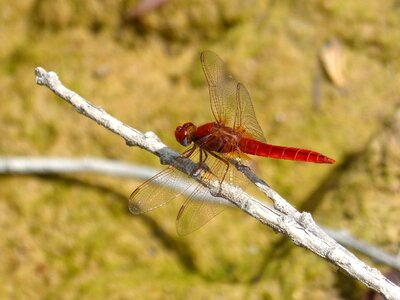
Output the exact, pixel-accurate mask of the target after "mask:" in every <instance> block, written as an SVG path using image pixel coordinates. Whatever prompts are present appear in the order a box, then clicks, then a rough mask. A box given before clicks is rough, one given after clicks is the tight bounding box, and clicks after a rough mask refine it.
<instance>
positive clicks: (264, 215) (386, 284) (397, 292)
mask: <svg viewBox="0 0 400 300" xmlns="http://www.w3.org/2000/svg"><path fill="white" fill-rule="evenodd" d="M35 73H36V82H37V84H39V85H44V86H47V87H48V88H49V89H50V90H52V91H53V92H54V93H55V94H57V95H58V96H59V97H61V98H62V99H64V100H66V101H67V102H68V103H70V104H71V105H73V106H74V107H75V108H76V109H77V111H78V112H79V113H81V114H83V115H85V116H87V117H89V118H91V119H92V120H94V121H96V122H97V123H98V124H100V125H102V126H104V127H105V128H107V129H109V130H111V131H112V132H114V133H116V134H118V135H120V136H121V137H122V138H124V139H125V141H126V143H127V144H128V145H130V146H139V147H141V148H143V149H145V150H147V151H149V152H152V153H154V154H155V155H157V156H159V157H160V159H161V162H162V163H163V164H173V165H174V167H176V168H177V169H179V170H180V171H182V172H184V173H186V174H187V175H190V176H192V177H193V178H194V179H195V180H197V181H198V182H200V183H201V184H203V185H204V186H207V187H208V188H209V189H210V192H211V193H212V195H214V196H219V197H222V198H225V199H227V200H229V201H230V202H232V203H233V204H235V205H236V206H237V207H239V208H241V209H242V210H243V211H245V212H246V213H248V214H250V215H252V216H253V217H255V218H257V219H258V220H259V221H260V222H262V223H263V224H266V225H268V226H270V227H272V228H273V229H275V230H277V231H279V232H281V233H283V234H285V235H287V236H288V237H290V238H291V239H292V240H293V242H294V243H295V244H296V245H299V246H302V247H305V248H307V249H309V250H311V251H313V252H314V253H316V254H317V255H319V256H321V257H323V258H325V259H326V260H328V261H330V262H331V263H332V264H334V265H335V266H337V267H339V268H341V269H342V270H344V271H345V272H347V273H348V274H349V275H350V276H352V277H354V278H356V279H358V280H360V281H361V282H363V283H364V284H365V285H367V286H368V287H370V288H372V289H374V290H376V291H377V292H379V293H381V294H382V295H384V296H385V297H386V298H387V299H400V288H399V287H398V286H396V285H395V284H393V283H392V282H390V281H389V280H388V279H387V278H385V277H384V276H383V275H382V274H381V273H380V272H379V271H378V270H376V269H373V268H371V267H369V266H368V265H367V264H365V263H364V262H362V261H360V260H359V259H358V258H357V257H355V256H354V255H353V254H352V253H350V252H349V251H348V250H346V249H345V248H344V247H342V246H341V245H339V244H338V243H337V242H336V241H335V240H333V239H332V238H330V237H329V236H328V235H327V234H326V233H325V232H324V231H323V230H322V229H321V228H319V227H318V226H317V225H316V224H315V222H314V220H313V219H312V217H311V215H310V214H309V213H300V212H298V211H297V210H295V209H294V208H293V207H292V206H291V205H290V204H289V203H287V202H286V201H285V200H284V199H283V198H282V197H281V196H280V195H279V194H278V193H276V192H275V191H274V190H272V189H271V188H270V187H269V186H268V185H267V184H265V183H264V182H263V181H262V180H261V179H259V178H258V177H257V176H256V175H255V174H254V173H253V172H252V171H251V170H250V169H249V168H244V167H243V168H242V169H243V170H244V172H245V174H246V176H247V177H248V178H249V179H250V180H252V181H253V182H254V183H255V184H256V185H257V187H258V188H259V189H260V190H262V191H263V192H264V193H265V194H267V195H268V197H270V199H272V201H273V202H274V209H272V208H269V207H267V206H266V205H264V204H263V203H261V202H259V201H257V200H256V199H255V198H253V197H251V196H249V195H248V194H246V193H245V192H243V191H242V190H241V189H240V188H237V187H235V186H232V185H230V184H227V183H223V184H222V185H221V186H219V185H218V183H217V182H204V181H202V179H201V177H200V176H199V174H194V175H191V173H192V171H193V170H195V168H196V164H195V163H193V162H192V161H190V160H188V159H183V158H180V159H177V158H178V157H179V154H178V153H176V152H175V151H173V150H171V149H170V148H168V147H166V146H165V145H164V144H163V143H162V142H161V141H160V139H159V138H158V137H157V136H156V135H155V134H154V133H146V134H143V133H141V132H139V131H138V130H136V129H133V128H131V127H129V126H127V125H124V124H123V123H122V122H121V121H119V120H117V119H115V118H114V117H112V116H111V115H109V114H108V113H106V112H105V111H104V110H103V109H102V108H99V107H96V106H94V105H92V104H90V103H89V102H88V101H86V100H85V99H83V98H82V97H80V96H79V95H78V94H76V93H75V92H73V91H71V90H69V89H67V88H66V87H64V86H63V85H62V84H61V82H60V81H59V79H58V76H57V74H55V73H54V72H47V71H45V70H44V69H43V68H40V67H38V68H36V70H35ZM239 167H240V166H239Z"/></svg>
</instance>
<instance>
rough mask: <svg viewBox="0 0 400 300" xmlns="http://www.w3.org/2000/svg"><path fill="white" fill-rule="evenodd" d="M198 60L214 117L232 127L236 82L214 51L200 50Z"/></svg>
mask: <svg viewBox="0 0 400 300" xmlns="http://www.w3.org/2000/svg"><path fill="white" fill-rule="evenodd" d="M200 60H201V65H202V67H203V71H204V75H205V76H206V78H207V82H208V87H209V92H210V103H211V110H212V113H213V115H214V118H215V120H216V121H217V122H218V123H220V124H225V125H226V126H230V127H232V126H233V123H234V118H235V111H236V85H237V82H236V80H235V79H234V77H233V76H232V75H231V74H230V72H229V70H228V69H227V67H226V65H225V63H224V62H223V61H222V59H221V58H219V56H218V55H217V54H215V53H214V52H211V51H204V52H202V53H201V55H200Z"/></svg>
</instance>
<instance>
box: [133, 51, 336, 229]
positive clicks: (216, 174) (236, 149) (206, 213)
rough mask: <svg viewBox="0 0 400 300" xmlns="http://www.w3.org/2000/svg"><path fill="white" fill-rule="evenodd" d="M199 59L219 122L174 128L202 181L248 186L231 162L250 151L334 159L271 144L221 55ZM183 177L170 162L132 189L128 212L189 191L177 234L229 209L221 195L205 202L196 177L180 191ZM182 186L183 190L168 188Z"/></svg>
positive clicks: (205, 193)
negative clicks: (268, 142) (214, 199)
mask: <svg viewBox="0 0 400 300" xmlns="http://www.w3.org/2000/svg"><path fill="white" fill-rule="evenodd" d="M200 59H201V65H202V67H203V71H204V74H205V76H206V78H207V82H208V87H209V93H210V103H211V111H212V114H213V115H214V119H215V120H214V122H210V123H206V124H204V125H201V126H198V127H196V126H195V125H194V124H193V123H191V122H187V123H185V124H183V125H182V126H178V127H177V128H176V130H175V137H176V140H177V141H178V142H179V143H180V144H182V145H183V146H189V145H192V146H191V148H189V149H188V150H186V151H185V152H183V153H182V156H183V157H186V158H190V159H192V160H193V161H196V162H198V169H197V170H196V171H199V170H200V171H201V172H202V178H203V179H204V180H218V181H219V182H220V183H222V182H223V181H225V182H228V183H231V184H234V185H239V186H241V187H242V188H244V187H245V186H246V185H247V184H248V180H247V179H246V178H245V177H244V175H243V174H241V173H240V172H239V171H237V169H236V168H235V167H233V166H231V165H230V161H231V160H232V159H236V160H240V161H241V162H246V161H248V160H249V157H248V156H247V154H251V155H257V156H264V157H271V158H277V159H288V160H297V161H303V162H314V163H327V164H332V163H334V162H335V161H334V160H333V159H331V158H329V157H327V156H325V155H323V154H321V153H318V152H315V151H311V150H306V149H300V148H293V147H286V146H276V145H271V144H267V143H266V141H265V138H264V134H263V132H262V130H261V127H260V125H259V124H258V122H257V120H256V116H255V112H254V108H253V105H252V102H251V98H250V94H249V92H248V91H247V89H246V88H245V87H244V85H243V84H241V83H240V82H238V81H237V80H235V79H234V77H233V76H232V75H231V73H230V72H229V71H228V69H227V67H226V65H225V63H224V62H223V61H222V60H221V59H220V58H219V56H218V55H217V54H215V53H213V52H211V51H204V52H202V53H201V56H200ZM182 178H184V175H181V173H180V172H179V171H178V170H176V169H175V168H173V167H172V166H170V167H168V168H166V169H165V170H163V171H162V172H160V173H158V174H157V175H155V176H154V177H152V178H150V179H149V180H148V181H146V182H145V183H143V184H142V185H140V186H139V187H138V188H137V189H136V190H134V191H133V193H132V194H131V196H130V197H129V210H130V211H131V212H132V213H133V214H139V213H143V212H146V211H150V210H152V209H155V208H157V207H160V206H162V205H164V204H165V203H167V202H168V201H170V200H172V199H174V198H175V197H177V196H179V195H181V194H183V195H186V200H185V202H184V203H183V205H182V207H181V208H180V210H179V212H178V215H177V219H176V228H177V232H178V234H179V235H186V234H189V233H191V232H192V231H194V230H196V229H198V228H200V227H201V226H203V225H204V224H205V223H207V222H208V221H209V220H210V219H211V218H213V217H214V216H216V215H217V214H219V213H220V212H221V211H222V210H223V209H224V208H225V207H226V206H225V205H223V204H222V203H221V201H220V200H221V198H216V199H217V200H216V201H213V202H210V201H204V198H205V197H210V194H209V191H208V189H207V188H206V187H204V186H203V185H201V184H199V183H197V185H193V184H195V182H194V180H192V182H193V183H192V184H188V185H186V186H184V187H183V190H184V191H185V192H183V193H182V182H185V180H182ZM186 182H187V181H186ZM179 185H181V189H180V191H179V190H175V189H171V188H170V187H171V186H179ZM199 199H203V201H202V200H199Z"/></svg>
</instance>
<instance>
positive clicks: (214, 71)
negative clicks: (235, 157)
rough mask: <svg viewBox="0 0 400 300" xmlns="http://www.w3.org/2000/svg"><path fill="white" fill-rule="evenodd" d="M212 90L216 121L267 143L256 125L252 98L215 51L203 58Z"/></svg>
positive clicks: (211, 96)
mask: <svg viewBox="0 0 400 300" xmlns="http://www.w3.org/2000/svg"><path fill="white" fill-rule="evenodd" d="M200 59H201V65H202V67H203V71H204V74H205V76H206V78H207V82H208V87H209V90H210V102H211V110H212V113H213V115H214V118H215V120H216V121H217V122H218V123H220V124H224V125H226V126H229V127H232V128H233V129H236V130H238V131H239V132H241V133H243V134H247V135H250V136H251V137H252V138H255V139H257V140H259V141H265V138H264V134H263V132H262V130H261V127H260V125H259V124H258V122H257V119H256V114H255V112H254V108H253V104H252V101H251V97H250V94H249V92H248V91H247V89H246V88H245V87H244V85H243V84H241V83H239V82H238V81H237V80H236V79H235V78H234V76H233V75H232V74H231V72H230V71H229V70H228V67H227V66H226V64H225V63H224V62H223V60H222V59H221V58H220V57H219V56H218V55H217V54H215V53H214V52H212V51H204V52H202V53H201V56H200Z"/></svg>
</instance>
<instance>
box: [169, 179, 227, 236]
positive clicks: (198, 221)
mask: <svg viewBox="0 0 400 300" xmlns="http://www.w3.org/2000/svg"><path fill="white" fill-rule="evenodd" d="M224 201H225V200H224V199H222V198H216V197H213V196H211V194H210V192H209V190H208V189H207V188H206V187H204V186H203V185H201V184H199V185H198V186H197V187H196V189H195V190H194V191H193V193H192V194H191V195H190V196H189V197H188V198H187V199H186V201H185V202H184V203H183V205H182V207H181V208H180V210H179V212H178V215H177V218H176V231H177V232H178V234H179V235H181V236H183V235H187V234H189V233H191V232H193V231H195V230H197V229H199V228H200V227H202V226H203V225H205V224H206V223H207V222H208V221H210V220H211V219H212V218H214V217H215V216H216V215H218V214H219V213H221V212H222V211H223V210H224V209H225V208H226V207H227V206H226V202H225V204H223V203H224Z"/></svg>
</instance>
